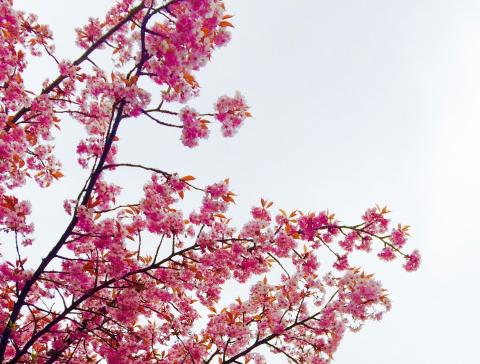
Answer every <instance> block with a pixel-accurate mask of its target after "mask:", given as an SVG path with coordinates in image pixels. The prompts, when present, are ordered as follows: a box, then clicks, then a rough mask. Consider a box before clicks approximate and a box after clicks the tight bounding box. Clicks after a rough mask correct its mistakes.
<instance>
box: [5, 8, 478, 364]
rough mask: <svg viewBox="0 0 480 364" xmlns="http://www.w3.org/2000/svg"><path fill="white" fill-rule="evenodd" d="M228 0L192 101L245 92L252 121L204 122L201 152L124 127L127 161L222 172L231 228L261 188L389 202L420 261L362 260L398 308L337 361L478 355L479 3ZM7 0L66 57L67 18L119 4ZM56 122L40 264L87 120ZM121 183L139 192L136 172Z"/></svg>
mask: <svg viewBox="0 0 480 364" xmlns="http://www.w3.org/2000/svg"><path fill="white" fill-rule="evenodd" d="M225 2H226V5H227V7H228V8H229V12H230V13H233V14H235V17H234V18H233V23H234V24H235V29H234V31H233V39H232V42H231V43H230V45H229V46H228V47H227V48H224V49H221V50H220V51H218V52H217V53H216V54H215V56H214V58H213V61H212V62H211V64H209V65H208V67H206V68H205V69H204V70H203V71H202V72H201V74H200V76H199V77H198V79H199V82H200V84H201V85H202V86H203V87H202V94H201V97H200V99H199V100H196V101H195V102H194V103H193V104H194V105H195V106H196V107H197V108H198V109H199V110H202V111H209V110H210V109H211V105H212V103H213V102H214V100H215V99H216V98H217V97H218V96H219V95H223V94H233V93H234V92H235V90H240V91H241V92H242V93H243V94H244V95H245V97H246V98H247V100H248V103H249V105H251V108H252V113H253V115H254V119H249V120H248V121H247V123H246V124H245V126H244V128H243V129H241V130H240V132H239V133H238V135H237V136H236V137H235V139H233V140H230V139H229V140H226V139H223V138H221V137H220V135H219V133H218V132H213V133H212V135H211V137H210V139H209V140H208V141H204V142H203V143H202V145H201V146H200V147H199V148H197V149H195V150H189V149H186V148H183V147H182V146H181V145H180V142H179V140H178V138H179V135H178V132H177V131H171V130H163V129H159V128H158V127H157V126H156V125H152V123H150V122H148V121H146V120H139V121H134V122H129V123H128V125H125V126H124V127H123V126H122V129H121V131H120V137H121V140H122V143H123V144H122V146H121V148H122V149H121V153H120V159H121V160H122V161H129V162H138V161H141V162H144V163H145V164H148V165H151V166H157V167H160V168H162V169H165V170H168V171H179V173H181V174H192V175H195V176H196V177H197V178H198V181H199V183H200V184H207V183H210V182H214V181H217V180H220V179H223V178H225V177H230V179H231V181H232V182H231V183H232V188H233V190H234V191H235V192H236V193H237V194H238V198H237V207H236V208H235V210H234V211H232V215H233V216H234V217H235V218H236V219H237V220H238V221H240V222H242V221H245V220H246V218H247V213H248V210H249V208H250V207H251V206H252V205H253V204H254V203H256V202H257V201H258V200H259V198H260V197H265V198H268V199H270V200H273V201H275V206H277V207H283V208H285V209H294V208H299V209H303V210H306V211H310V210H323V209H326V208H328V209H330V210H331V211H334V212H336V214H337V216H338V217H339V218H340V219H341V220H342V221H344V222H345V223H356V222H358V220H359V217H360V216H361V214H362V212H363V211H364V210H365V208H367V207H369V206H372V205H373V204H375V203H380V204H387V205H388V206H389V207H390V208H391V210H392V211H393V212H392V215H391V218H392V219H393V220H394V221H398V222H402V223H405V224H409V225H411V226H412V234H413V236H412V239H411V241H410V244H409V246H407V249H413V248H415V247H418V248H419V249H420V250H421V252H422V254H423V261H424V263H423V266H422V269H421V270H420V271H419V272H417V273H415V274H407V273H405V272H404V271H403V269H402V268H401V267H400V264H399V263H400V262H396V263H393V264H384V263H381V262H378V261H377V260H376V259H369V258H366V257H365V255H358V256H357V259H356V260H355V263H357V264H363V265H364V266H365V269H366V270H367V271H370V272H375V273H376V276H377V278H379V279H381V280H382V281H383V282H384V284H385V286H386V287H387V288H388V289H389V290H390V293H391V298H392V300H393V303H394V307H393V310H392V312H391V313H389V314H388V315H387V316H386V317H385V319H384V320H383V321H382V322H380V323H369V324H367V325H366V327H365V328H364V329H363V330H362V331H361V332H360V333H357V334H349V335H347V337H346V338H345V339H344V341H343V343H342V344H341V346H340V348H339V350H338V352H337V355H336V357H335V358H336V360H335V361H334V362H335V363H336V364H351V363H368V364H384V363H390V364H400V363H402V364H403V363H405V362H408V363H411V364H425V363H436V364H451V363H473V362H474V361H475V360H478V352H477V350H476V348H477V345H478V344H477V341H478V331H477V330H478V325H479V324H480V318H479V314H478V311H477V310H478V309H476V307H477V305H478V302H477V301H478V300H479V298H480V293H479V292H478V288H479V283H478V277H480V268H479V267H480V265H479V264H478V259H479V256H480V254H479V253H480V245H479V243H480V234H478V232H477V230H478V229H479V228H480V225H479V223H478V221H479V216H478V205H479V203H480V193H479V186H480V172H479V164H478V157H479V156H480V153H479V152H480V143H479V135H480V133H479V132H480V127H479V120H480V108H479V105H480V103H479V100H480V86H479V85H480V41H479V39H480V22H479V19H480V2H478V1H476V0H462V1H455V0H451V1H445V0H415V1H414V0H403V1H392V0H370V1H367V0H365V1H360V0H339V1H323V0H319V1H307V0H303V1H301V0H296V1H293V0H291V1H285V0H276V1H271V0H262V1H254V0H242V1H239V0H235V1H228V0H227V1H225ZM15 3H16V4H18V5H17V6H18V7H20V8H24V9H26V10H29V11H32V12H35V13H38V14H39V16H40V19H41V20H42V21H44V22H46V23H50V24H51V27H52V29H53V31H54V34H55V37H56V39H57V42H56V43H57V56H58V57H59V58H71V59H73V58H74V57H76V55H78V54H79V51H78V49H76V48H75V47H74V45H73V41H72V39H73V37H74V33H73V29H74V27H76V26H80V25H82V24H83V23H84V22H85V20H86V19H87V17H88V16H89V15H98V16H101V15H102V14H104V12H105V9H106V8H107V7H108V6H109V4H111V3H113V1H107V0H95V1H93V0H83V1H65V0H63V1H60V0H47V1H45V0H42V1H40V0H16V1H15ZM51 70H54V67H51V66H49V65H48V64H47V63H42V62H38V63H37V64H36V65H35V66H32V68H31V72H30V74H29V75H28V81H29V82H32V83H36V84H37V85H38V84H39V82H41V80H43V79H44V78H45V77H47V76H49V75H52V73H51ZM49 72H50V73H49ZM50 77H51V76H50ZM36 89H38V86H37V88H36ZM62 127H63V128H64V129H65V130H67V131H69V132H70V135H69V136H61V137H60V138H59V139H58V151H59V153H60V155H63V156H64V158H62V159H63V161H64V164H65V175H66V178H65V179H64V180H63V181H62V183H59V184H57V185H56V186H54V187H53V188H51V189H49V190H48V192H45V191H42V193H41V194H40V193H39V190H38V189H35V188H31V189H28V190H25V197H29V198H31V199H32V200H33V201H34V203H35V205H34V217H35V219H36V224H37V231H38V239H37V242H36V243H35V244H37V245H36V247H35V248H34V249H38V250H37V252H38V254H37V258H39V257H40V256H41V255H42V254H43V255H44V254H45V252H46V249H47V248H48V247H49V246H51V245H53V240H52V239H55V238H56V237H58V235H59V234H60V233H61V231H62V230H63V228H64V226H65V225H64V223H63V222H64V221H66V218H65V216H64V213H63V211H62V208H61V203H62V201H63V199H64V198H66V197H67V196H73V195H75V194H76V193H77V192H78V188H79V186H80V184H81V182H82V178H81V177H82V175H81V172H79V171H78V167H77V166H76V164H75V163H74V162H73V159H74V152H73V147H72V145H73V144H72V143H74V141H75V140H76V139H78V133H80V130H81V128H79V127H77V126H75V125H72V124H68V121H67V122H66V123H64V125H62ZM75 143H76V142H75ZM122 178H124V179H125V180H123V181H122V183H123V184H124V185H126V186H127V187H126V189H127V190H128V191H127V192H128V193H131V194H132V196H139V195H140V192H141V184H142V183H143V182H142V181H143V180H144V179H145V176H140V177H139V179H138V180H137V179H135V178H132V177H131V176H128V175H127V174H124V175H123V176H122ZM127 179H128V180H127ZM46 204H47V205H46ZM45 206H47V208H45ZM2 249H6V246H5V245H3V246H2ZM232 294H233V293H232ZM235 294H236V293H235ZM269 362H271V363H283V362H284V360H283V358H280V357H278V356H277V357H275V358H274V359H270V361H269Z"/></svg>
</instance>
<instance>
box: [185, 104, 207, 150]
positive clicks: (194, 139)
mask: <svg viewBox="0 0 480 364" xmlns="http://www.w3.org/2000/svg"><path fill="white" fill-rule="evenodd" d="M178 116H179V118H180V120H181V121H182V123H183V130H182V137H181V139H182V143H183V145H185V146H187V147H189V148H192V147H195V146H197V145H198V140H199V139H206V138H208V128H207V125H206V123H205V120H201V119H200V117H199V116H198V113H197V112H196V111H195V110H194V109H192V108H190V107H184V108H183V109H182V110H180V113H179V115H178Z"/></svg>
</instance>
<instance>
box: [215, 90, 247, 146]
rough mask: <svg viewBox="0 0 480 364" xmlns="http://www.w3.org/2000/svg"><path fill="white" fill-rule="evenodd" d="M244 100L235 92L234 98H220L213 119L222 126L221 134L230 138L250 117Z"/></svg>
mask: <svg viewBox="0 0 480 364" xmlns="http://www.w3.org/2000/svg"><path fill="white" fill-rule="evenodd" d="M248 109H249V107H248V106H247V104H246V103H245V99H244V98H243V96H242V95H241V94H240V92H238V91H237V93H236V94H235V97H228V96H222V97H220V98H219V99H218V101H217V103H216V104H215V111H216V113H215V118H216V119H217V120H218V121H220V123H221V124H222V133H223V135H224V136H226V137H232V136H234V135H235V133H236V132H237V130H238V128H239V127H240V126H241V125H242V122H243V121H244V120H245V119H246V118H247V117H249V116H251V115H250V113H249V112H248Z"/></svg>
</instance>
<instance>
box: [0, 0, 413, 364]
mask: <svg viewBox="0 0 480 364" xmlns="http://www.w3.org/2000/svg"><path fill="white" fill-rule="evenodd" d="M13 6H14V4H13V0H0V33H1V38H0V156H1V159H0V226H1V231H2V250H3V249H11V250H14V251H16V258H14V259H11V260H7V259H6V258H5V257H3V258H1V261H0V359H1V361H2V362H5V363H72V364H74V363H99V362H107V363H162V364H166V363H205V364H207V363H248V362H251V363H253V362H254V363H264V362H265V359H264V358H263V357H262V356H261V354H260V353H259V352H258V351H257V349H259V348H261V347H262V348H268V349H270V350H271V351H272V352H273V353H276V354H278V355H284V356H285V357H286V358H287V359H288V360H289V361H291V362H293V363H315V364H325V363H328V362H330V361H331V359H332V354H333V353H334V352H335V350H336V349H337V347H338V344H339V342H340V341H341V339H342V336H343V335H344V332H345V331H346V330H347V329H350V330H358V329H359V328H360V327H361V325H362V324H363V323H364V322H365V321H367V320H372V319H373V320H378V319H380V318H381V317H382V314H383V313H384V312H385V311H387V310H389V309H390V301H389V299H388V297H387V294H386V291H385V290H384V289H383V288H382V286H381V284H380V282H379V281H377V280H375V279H374V278H373V275H370V274H367V273H364V272H363V270H362V269H360V268H354V267H352V266H351V265H350V264H349V260H348V258H349V255H350V254H352V253H353V252H355V251H358V250H361V251H366V252H372V253H373V254H376V255H378V257H379V258H380V259H383V260H386V261H390V260H394V259H395V258H397V257H398V258H400V259H402V260H403V263H402V264H403V266H404V268H405V269H406V270H407V271H413V270H415V269H417V268H418V265H419V262H420V256H419V254H418V251H416V250H413V252H408V253H406V252H404V251H403V248H404V245H405V244H406V240H407V237H408V226H402V225H397V226H394V227H392V226H391V223H390V220H389V219H388V218H387V213H388V210H387V209H386V208H381V207H378V206H377V207H374V208H369V209H367V210H366V212H365V213H364V214H363V216H361V217H360V218H359V221H357V222H355V223H354V224H353V225H347V224H343V223H341V222H340V221H339V220H337V219H336V218H335V215H334V214H332V213H330V212H328V211H320V212H316V213H304V212H301V211H293V212H286V211H283V210H281V209H280V210H279V211H278V212H274V211H273V208H272V202H270V201H265V200H263V199H262V200H261V202H260V204H259V205H258V206H255V207H253V208H252V210H251V217H250V218H249V220H248V221H247V222H246V223H245V224H244V225H243V226H242V227H241V228H238V229H235V227H234V225H233V223H232V222H231V221H230V219H229V218H228V212H227V210H228V208H229V206H230V205H231V204H232V203H234V197H235V194H234V193H233V192H232V191H231V190H230V188H229V181H228V180H224V181H220V182H217V183H213V184H211V185H209V186H205V187H203V186H198V185H196V184H195V178H194V177H193V176H189V175H186V176H181V175H178V174H177V173H175V171H164V170H162V169H159V168H157V167H156V166H146V165H143V164H141V163H138V164H134V163H127V162H126V161H122V160H118V158H117V152H118V136H117V132H118V130H119V128H121V127H122V124H123V123H126V122H128V120H130V119H135V118H139V117H144V118H149V119H150V120H151V121H152V122H155V123H158V124H159V127H167V128H177V129H178V132H179V139H180V140H181V143H182V144H183V145H184V146H186V147H189V148H193V147H195V146H196V145H198V143H199V142H200V141H201V139H206V138H207V137H208V135H209V128H211V127H215V124H219V127H220V128H221V132H222V134H223V135H224V136H225V137H232V136H233V135H234V134H235V133H236V132H237V130H238V128H239V127H240V126H241V125H242V123H244V122H245V120H248V118H249V117H251V114H250V113H249V107H248V106H247V104H246V102H245V100H244V98H243V97H242V95H241V94H240V93H238V92H237V93H235V94H233V96H221V97H220V98H219V99H218V101H217V102H216V103H215V105H214V106H213V108H212V110H203V111H197V110H196V109H194V108H192V107H191V106H188V105H187V103H188V101H189V100H190V99H191V98H192V97H195V96H197V95H198V93H199V84H198V83H197V81H196V79H195V75H196V72H197V71H198V70H199V69H200V68H201V67H202V66H204V65H205V64H206V63H207V62H208V61H209V59H210V57H211V56H212V53H213V51H214V50H216V49H217V48H218V47H221V46H223V45H225V44H226V43H227V42H228V41H229V39H230V33H229V30H230V29H231V28H232V27H233V25H232V23H231V21H232V19H231V18H232V15H229V14H228V12H227V11H226V9H225V5H224V3H223V2H222V1H219V0H170V1H159V0H143V1H141V0H118V1H117V2H116V4H115V5H114V6H113V7H112V8H111V9H110V10H109V11H108V13H107V14H106V16H105V17H103V18H90V19H88V22H87V24H86V25H84V26H83V27H81V28H78V29H77V30H76V35H77V38H76V43H77V45H78V47H79V48H80V51H79V56H78V58H77V59H75V60H70V61H67V60H58V59H57V56H56V54H55V49H54V44H53V36H52V32H51V31H50V29H49V27H48V26H47V25H44V24H41V23H40V22H39V21H38V19H37V17H36V16H35V15H31V14H26V13H25V12H22V11H19V10H16V9H14V8H13ZM101 49H103V50H104V51H103V52H105V51H108V52H110V55H111V59H112V66H111V69H108V71H107V70H106V69H105V67H103V68H102V67H99V66H98V65H97V64H96V63H95V62H94V60H93V55H94V54H95V53H96V52H98V51H99V50H101ZM31 56H44V57H51V59H52V62H56V64H57V65H58V75H54V76H53V78H51V79H47V80H45V82H44V83H43V88H42V90H41V92H39V93H35V92H32V91H30V90H28V89H27V88H26V86H25V84H24V81H23V77H22V75H23V73H24V71H25V70H26V66H27V60H28V59H29V57H31ZM147 84H148V85H149V87H151V85H152V84H154V85H155V87H156V88H157V89H158V92H157V93H156V94H155V95H158V96H154V95H151V94H150V93H149V92H148V91H147ZM64 116H69V117H70V119H69V120H72V119H74V120H76V121H77V122H79V123H80V124H82V125H83V126H84V127H85V130H86V135H87V136H86V137H85V138H83V139H82V140H79V141H78V145H77V147H76V152H77V154H78V163H79V164H80V166H81V167H82V168H84V169H85V170H86V171H88V178H87V179H86V181H85V183H84V185H83V188H82V189H81V191H79V193H78V195H77V196H65V198H66V200H65V202H64V208H65V212H66V214H68V215H70V222H69V223H68V225H67V226H66V227H65V229H64V232H63V234H62V235H61V236H60V237H59V238H58V240H57V241H56V243H54V244H51V249H50V250H49V251H45V252H44V255H43V259H42V260H41V263H40V264H39V265H38V266H36V267H35V266H33V265H31V264H29V261H28V256H25V254H24V252H25V249H26V248H25V247H26V246H28V245H31V244H33V243H34V231H35V229H34V224H33V222H32V221H31V219H30V213H31V206H30V203H29V202H28V201H25V200H22V198H21V196H20V194H19V193H18V188H19V187H21V186H24V185H26V184H29V183H37V184H38V185H40V186H41V187H45V188H47V187H48V186H49V185H51V184H52V183H57V181H60V180H61V179H62V177H63V174H62V164H61V161H60V160H59V156H58V155H55V154H54V148H53V147H54V137H55V135H56V134H58V133H59V132H60V131H58V130H57V129H59V127H58V124H59V123H60V122H61V120H62V117H64ZM60 157H61V156H60ZM119 169H130V170H131V173H135V172H136V171H138V170H144V171H147V172H148V173H149V174H151V176H150V177H149V179H148V180H147V181H146V182H145V185H144V188H143V196H142V198H141V199H140V200H138V201H133V202H132V201H127V202H120V199H121V196H120V186H117V185H115V184H113V183H111V182H109V175H110V176H111V175H112V174H114V173H115V172H116V171H117V170H119ZM187 194H202V195H203V200H202V202H201V205H200V206H198V208H197V209H195V210H194V211H187V212H185V211H181V210H180V208H179V205H178V204H179V201H180V200H182V199H184V198H186V196H187ZM142 237H143V240H142ZM43 245H44V246H48V244H43ZM320 253H322V254H329V255H331V257H332V262H333V263H332V264H331V267H330V269H329V271H330V272H329V273H328V274H326V275H322V276H320V275H319V273H318V268H319V265H320V263H319V255H320ZM323 264H325V263H323ZM275 267H277V268H278V269H281V271H282V276H281V284H271V283H269V281H268V280H267V279H266V278H265V275H266V274H267V273H268V272H270V271H271V270H272V269H274V268H275ZM254 277H257V283H254V284H253V285H252V287H251V290H250V295H249V297H248V298H246V299H245V298H244V299H243V300H242V299H240V298H237V299H236V300H235V299H234V298H233V299H232V300H231V303H230V305H228V306H226V307H224V308H221V307H215V306H216V304H217V303H218V301H219V299H220V297H221V294H222V291H223V290H224V288H225V282H227V281H228V280H231V279H233V280H236V281H238V282H240V283H244V282H246V281H247V280H248V279H251V278H254Z"/></svg>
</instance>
